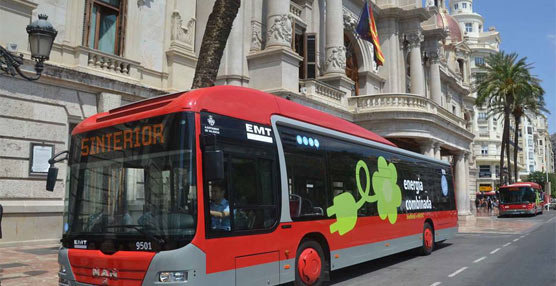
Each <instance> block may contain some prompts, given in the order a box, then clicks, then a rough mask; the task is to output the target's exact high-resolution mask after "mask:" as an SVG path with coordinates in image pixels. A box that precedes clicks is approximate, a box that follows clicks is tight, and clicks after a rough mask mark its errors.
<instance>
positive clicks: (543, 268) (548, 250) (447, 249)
mask: <svg viewBox="0 0 556 286" xmlns="http://www.w3.org/2000/svg"><path fill="white" fill-rule="evenodd" d="M498 219H501V220H528V221H535V222H538V223H539V224H538V225H537V226H535V227H533V228H531V229H529V230H527V231H526V232H524V233H516V234H496V233H480V234H477V233H474V234H471V233H469V234H466V233H460V234H458V235H457V236H456V237H455V238H454V239H452V240H449V241H446V242H445V243H442V244H440V245H437V249H436V250H435V251H434V252H433V253H432V254H431V255H430V256H417V255H416V254H415V252H412V251H407V252H403V253H400V254H396V255H392V256H388V257H384V258H381V259H378V260H375V261H371V262H367V263H364V264H360V265H356V266H352V267H348V268H344V269H340V270H338V271H334V272H332V273H331V281H330V282H331V283H330V284H331V285H342V286H344V285H350V286H351V285H361V286H362V285H365V286H368V285H380V286H384V285H410V286H416V285H423V286H438V285H450V286H452V285H455V286H460V285H461V286H463V285H466V286H467V285H488V286H496V285H504V286H512V285H515V286H525V285H538V286H545V285H546V286H554V285H556V211H550V212H545V213H544V214H543V215H539V216H536V217H511V218H498Z"/></svg>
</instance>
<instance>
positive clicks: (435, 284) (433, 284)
mask: <svg viewBox="0 0 556 286" xmlns="http://www.w3.org/2000/svg"><path fill="white" fill-rule="evenodd" d="M440 284H442V282H434V283H432V284H431V286H438V285H440Z"/></svg>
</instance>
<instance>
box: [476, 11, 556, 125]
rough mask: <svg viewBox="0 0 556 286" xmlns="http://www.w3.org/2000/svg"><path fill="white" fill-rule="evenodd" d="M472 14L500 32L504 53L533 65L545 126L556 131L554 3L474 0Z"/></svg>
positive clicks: (555, 27)
mask: <svg viewBox="0 0 556 286" xmlns="http://www.w3.org/2000/svg"><path fill="white" fill-rule="evenodd" d="M473 11H474V12H476V13H479V14H481V15H482V16H483V17H484V18H485V25H484V26H485V27H486V28H487V29H488V27H490V26H495V27H496V29H497V30H498V31H499V32H500V37H501V38H502V44H501V46H500V49H501V50H503V51H505V52H516V53H517V54H518V55H519V57H527V62H529V63H532V64H533V66H534V68H533V70H532V73H533V74H535V75H537V76H538V77H539V78H540V79H541V80H542V81H543V82H542V87H543V88H544V90H545V92H546V94H545V96H544V97H545V100H546V107H547V109H548V110H550V112H551V114H548V127H549V132H550V134H553V133H555V132H556V1H555V0H528V1H523V0H475V1H473Z"/></svg>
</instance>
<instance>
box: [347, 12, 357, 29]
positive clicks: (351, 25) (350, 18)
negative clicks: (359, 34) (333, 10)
mask: <svg viewBox="0 0 556 286" xmlns="http://www.w3.org/2000/svg"><path fill="white" fill-rule="evenodd" d="M356 27H357V20H356V17H355V15H353V14H352V13H351V12H350V11H347V10H346V9H344V29H346V30H348V31H355V28H356Z"/></svg>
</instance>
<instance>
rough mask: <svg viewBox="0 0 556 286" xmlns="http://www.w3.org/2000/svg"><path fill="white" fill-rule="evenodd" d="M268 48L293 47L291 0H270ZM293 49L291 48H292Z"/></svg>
mask: <svg viewBox="0 0 556 286" xmlns="http://www.w3.org/2000/svg"><path fill="white" fill-rule="evenodd" d="M267 5H268V8H267V9H268V16H267V21H266V27H267V35H266V48H273V47H291V41H292V22H291V20H290V18H288V15H289V13H290V1H284V0H268V4H267ZM290 49H291V48H290Z"/></svg>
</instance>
